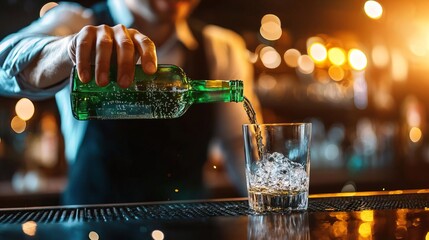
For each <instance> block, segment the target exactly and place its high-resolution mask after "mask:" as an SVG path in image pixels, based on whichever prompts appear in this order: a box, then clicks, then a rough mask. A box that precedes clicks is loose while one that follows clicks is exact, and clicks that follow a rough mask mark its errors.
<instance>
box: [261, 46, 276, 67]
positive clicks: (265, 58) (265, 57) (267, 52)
mask: <svg viewBox="0 0 429 240" xmlns="http://www.w3.org/2000/svg"><path fill="white" fill-rule="evenodd" d="M259 55H260V58H261V61H262V64H264V66H265V67H266V68H270V69H274V68H277V67H278V66H279V65H280V63H281V62H282V58H281V56H280V54H279V53H278V52H277V51H276V49H274V48H273V47H269V46H267V47H264V48H262V49H261V52H260V53H259Z"/></svg>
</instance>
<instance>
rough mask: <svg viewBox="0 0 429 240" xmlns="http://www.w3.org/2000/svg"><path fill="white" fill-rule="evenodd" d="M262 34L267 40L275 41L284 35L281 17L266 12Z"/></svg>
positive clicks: (262, 20) (262, 23) (262, 21)
mask: <svg viewBox="0 0 429 240" xmlns="http://www.w3.org/2000/svg"><path fill="white" fill-rule="evenodd" d="M259 32H260V34H261V36H262V37H263V38H265V39H267V40H270V41H274V40H277V39H279V38H280V37H281V36H282V32H283V31H282V28H281V22H280V19H279V18H278V17H277V16H276V15H274V14H266V15H264V16H263V17H262V19H261V28H260V30H259Z"/></svg>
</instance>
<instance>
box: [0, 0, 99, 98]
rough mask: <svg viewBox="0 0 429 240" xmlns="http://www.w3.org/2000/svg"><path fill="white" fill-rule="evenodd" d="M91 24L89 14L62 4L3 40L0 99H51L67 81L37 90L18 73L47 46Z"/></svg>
mask: <svg viewBox="0 0 429 240" xmlns="http://www.w3.org/2000/svg"><path fill="white" fill-rule="evenodd" d="M91 22H92V14H91V11H90V10H88V9H86V8H84V7H82V6H80V5H79V4H77V3H70V2H61V3H60V4H59V5H58V6H57V7H55V8H53V9H51V10H49V11H48V12H47V13H46V14H45V15H44V16H43V17H41V18H39V19H37V20H35V21H34V22H33V23H31V24H30V25H29V26H27V27H26V28H23V29H21V30H20V31H18V32H16V33H13V34H11V35H9V36H7V37H6V38H5V39H3V40H2V41H1V42H0V67H1V69H0V95H4V96H26V97H30V98H34V99H40V98H46V97H51V96H53V95H54V94H55V93H56V92H58V91H59V90H60V89H62V88H63V87H64V86H65V85H67V84H68V83H67V82H68V81H62V82H61V83H60V84H57V85H54V86H51V87H49V88H46V89H38V88H36V87H33V86H31V85H30V84H28V82H27V81H26V79H25V76H24V75H23V74H21V73H22V71H23V69H25V68H26V67H28V66H29V64H30V63H31V62H32V61H33V60H34V59H35V58H36V57H37V56H38V54H40V52H41V51H42V50H43V48H44V47H45V46H46V45H48V44H49V43H51V42H53V41H55V40H57V39H58V38H60V37H62V36H67V35H71V34H74V33H76V32H77V31H79V30H80V29H81V28H82V27H83V26H85V25H87V24H91Z"/></svg>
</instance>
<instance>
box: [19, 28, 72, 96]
mask: <svg viewBox="0 0 429 240" xmlns="http://www.w3.org/2000/svg"><path fill="white" fill-rule="evenodd" d="M70 39H71V36H67V37H63V38H59V39H58V40H55V41H53V42H51V43H49V44H47V45H46V46H45V47H44V48H43V50H42V51H41V52H40V54H39V55H38V56H37V57H36V58H35V59H34V60H33V61H32V62H31V63H30V64H29V65H28V66H27V67H26V68H25V69H24V70H23V71H22V73H21V74H22V77H23V80H24V81H26V82H27V83H28V84H30V85H31V86H33V87H35V88H40V89H44V88H49V87H51V86H54V85H57V84H59V83H60V82H62V81H64V80H66V79H68V77H69V76H70V72H71V69H72V67H73V62H72V61H71V59H70V57H69V55H68V52H67V47H68V43H69V41H70Z"/></svg>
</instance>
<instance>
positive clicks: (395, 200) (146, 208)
mask: <svg viewBox="0 0 429 240" xmlns="http://www.w3.org/2000/svg"><path fill="white" fill-rule="evenodd" d="M427 207H429V194H426V193H425V194H401V195H377V196H360V197H334V198H310V199H309V207H308V212H321V211H343V212H350V211H360V210H383V209H398V208H399V209H400V208H410V209H424V208H427ZM250 214H253V213H252V211H251V210H249V208H248V205H247V201H246V200H237V201H208V202H175V203H162V204H135V205H133V204H129V205H111V206H109V205H107V206H87V207H64V208H61V207H58V208H56V207H55V208H51V209H49V208H40V209H38V208H32V209H22V210H21V209H14V210H0V224H21V223H24V222H26V221H35V222H41V223H64V222H111V221H133V220H134V221H135V220H137V221H138V220H151V219H155V220H156V219H163V220H168V219H193V218H207V217H213V216H244V215H250Z"/></svg>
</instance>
